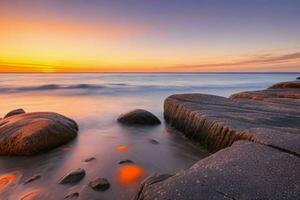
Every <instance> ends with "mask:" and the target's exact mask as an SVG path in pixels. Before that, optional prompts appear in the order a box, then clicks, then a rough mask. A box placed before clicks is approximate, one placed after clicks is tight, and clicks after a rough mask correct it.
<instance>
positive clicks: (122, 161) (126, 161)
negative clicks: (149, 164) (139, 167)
mask: <svg viewBox="0 0 300 200" xmlns="http://www.w3.org/2000/svg"><path fill="white" fill-rule="evenodd" d="M127 163H134V162H133V161H132V160H128V159H127V160H121V161H120V162H119V164H120V165H121V164H127Z"/></svg>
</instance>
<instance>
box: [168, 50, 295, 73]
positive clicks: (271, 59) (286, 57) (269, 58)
mask: <svg viewBox="0 0 300 200" xmlns="http://www.w3.org/2000/svg"><path fill="white" fill-rule="evenodd" d="M298 59H300V52H296V53H290V54H283V55H277V56H274V55H260V56H255V57H254V58H252V59H246V60H241V61H236V62H221V63H211V64H210V63H208V64H199V65H184V64H183V65H176V66H175V67H172V68H173V69H174V68H183V67H184V68H185V69H188V70H196V69H201V68H215V67H234V66H243V65H254V64H257V65H265V64H278V63H282V62H289V61H297V60H298ZM299 65H300V63H299Z"/></svg>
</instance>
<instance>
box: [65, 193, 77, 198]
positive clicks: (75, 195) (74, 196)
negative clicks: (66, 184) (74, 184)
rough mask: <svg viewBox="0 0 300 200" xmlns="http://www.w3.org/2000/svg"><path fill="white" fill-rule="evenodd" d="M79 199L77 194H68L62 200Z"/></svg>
mask: <svg viewBox="0 0 300 200" xmlns="http://www.w3.org/2000/svg"><path fill="white" fill-rule="evenodd" d="M78 197H79V192H71V193H68V194H67V195H66V196H65V198H64V199H77V198H78Z"/></svg>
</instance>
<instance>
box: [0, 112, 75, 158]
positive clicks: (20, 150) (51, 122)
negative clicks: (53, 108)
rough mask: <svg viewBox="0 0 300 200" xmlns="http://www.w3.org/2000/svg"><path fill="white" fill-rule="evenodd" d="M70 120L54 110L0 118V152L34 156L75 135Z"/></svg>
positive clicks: (73, 123) (2, 153)
mask: <svg viewBox="0 0 300 200" xmlns="http://www.w3.org/2000/svg"><path fill="white" fill-rule="evenodd" d="M77 131H78V126H77V124H76V122H74V121H73V120H71V119H69V118H67V117H64V116H62V115H60V114H57V113H49V112H36V113H26V114H18V115H14V116H10V117H8V118H5V119H2V120H0V155H34V154H38V153H41V152H45V151H48V150H51V149H53V148H55V147H58V146H60V145H63V144H65V143H67V142H69V141H70V140H72V139H74V138H75V137H76V136H77Z"/></svg>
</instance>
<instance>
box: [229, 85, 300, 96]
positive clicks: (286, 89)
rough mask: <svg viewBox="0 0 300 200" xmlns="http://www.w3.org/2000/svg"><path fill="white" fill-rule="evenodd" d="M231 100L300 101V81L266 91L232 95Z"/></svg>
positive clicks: (275, 86)
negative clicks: (274, 99)
mask: <svg viewBox="0 0 300 200" xmlns="http://www.w3.org/2000/svg"><path fill="white" fill-rule="evenodd" d="M230 98H233V99H254V100H265V99H269V98H288V99H300V81H289V82H281V83H276V84H274V85H272V86H271V87H269V88H268V89H266V90H259V91H246V92H240V93H236V94H233V95H231V96H230Z"/></svg>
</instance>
